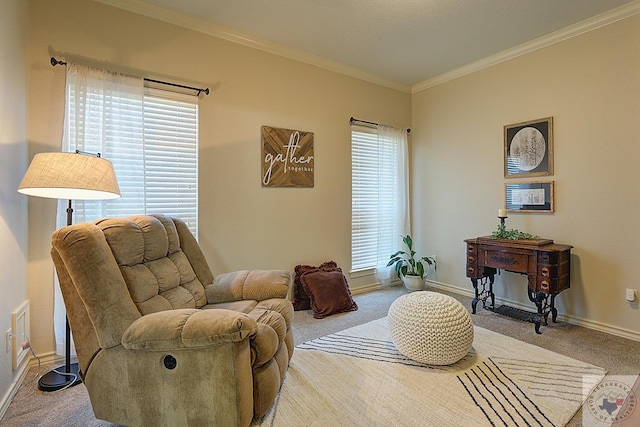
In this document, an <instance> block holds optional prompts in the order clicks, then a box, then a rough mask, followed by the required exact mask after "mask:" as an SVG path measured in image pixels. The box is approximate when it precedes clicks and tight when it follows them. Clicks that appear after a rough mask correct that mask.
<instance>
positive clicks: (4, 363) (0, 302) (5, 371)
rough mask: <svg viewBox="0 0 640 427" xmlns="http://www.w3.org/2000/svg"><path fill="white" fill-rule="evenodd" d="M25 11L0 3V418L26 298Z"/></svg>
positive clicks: (18, 4) (15, 3) (22, 5)
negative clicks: (14, 321) (17, 315)
mask: <svg viewBox="0 0 640 427" xmlns="http://www.w3.org/2000/svg"><path fill="white" fill-rule="evenodd" d="M28 10H29V9H28V4H27V3H26V2H23V1H22V0H8V1H2V2H0V58H1V59H0V272H1V273H0V331H1V333H2V345H1V347H0V348H1V349H2V350H0V417H1V416H2V413H3V409H4V408H5V406H4V405H5V404H8V401H7V400H6V399H7V397H8V395H7V393H9V392H10V388H11V387H12V384H13V383H14V382H15V381H17V380H18V377H19V372H20V370H19V369H18V370H16V371H13V370H12V364H11V353H6V352H5V331H6V330H7V329H9V328H11V327H12V325H11V314H12V313H13V311H14V310H16V309H17V308H18V307H19V306H20V305H21V304H22V303H23V302H24V301H25V299H26V298H27V198H26V196H23V195H21V194H18V192H17V191H16V189H17V188H18V185H19V184H20V181H21V179H22V176H23V175H24V172H25V170H26V169H27V34H28V22H29V21H28V19H29V16H28ZM20 342H21V341H20ZM13 385H15V384H13Z"/></svg>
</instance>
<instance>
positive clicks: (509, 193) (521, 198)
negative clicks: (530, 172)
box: [504, 181, 555, 213]
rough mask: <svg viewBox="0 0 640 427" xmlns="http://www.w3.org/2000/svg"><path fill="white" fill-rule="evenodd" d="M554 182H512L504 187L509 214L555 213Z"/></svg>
mask: <svg viewBox="0 0 640 427" xmlns="http://www.w3.org/2000/svg"><path fill="white" fill-rule="evenodd" d="M553 183H554V181H532V182H513V183H505V185H504V200H505V206H506V207H507V210H509V211H511V212H549V213H551V212H555V204H554V199H555V196H554V192H553Z"/></svg>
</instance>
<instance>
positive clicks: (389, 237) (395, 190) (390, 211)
mask: <svg viewBox="0 0 640 427" xmlns="http://www.w3.org/2000/svg"><path fill="white" fill-rule="evenodd" d="M400 155H401V150H400V144H399V142H398V141H396V140H395V139H393V138H387V137H382V136H380V135H378V129H377V128H367V127H358V126H353V128H352V132H351V165H352V169H351V185H352V187H351V269H352V271H357V270H367V269H375V268H379V267H380V266H381V265H382V266H384V265H385V264H386V261H387V260H388V258H389V255H391V254H392V253H393V252H395V251H396V250H397V249H398V247H397V242H398V239H399V234H400V231H399V230H400V229H401V226H400V222H401V221H403V220H404V217H402V218H401V217H400V216H399V215H398V212H400V211H403V208H402V207H401V206H400V204H401V203H404V194H403V193H402V192H401V191H399V184H400V183H399V179H400V178H401V177H402V173H400V172H401V171H399V167H400V165H402V163H401V162H399V156H400Z"/></svg>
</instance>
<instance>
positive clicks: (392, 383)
mask: <svg viewBox="0 0 640 427" xmlns="http://www.w3.org/2000/svg"><path fill="white" fill-rule="evenodd" d="M604 375H605V371H604V370H603V369H601V368H598V367H596V366H593V365H589V364H586V363H583V362H580V361H578V360H575V359H572V358H569V357H566V356H562V355H560V354H557V353H554V352H551V351H549V350H546V349H543V348H540V347H536V346H534V345H531V344H527V343H525V342H522V341H518V340H515V339H513V338H509V337H506V336H504V335H500V334H497V333H495V332H491V331H488V330H486V329H482V328H479V327H475V338H474V343H473V347H472V348H471V351H470V352H469V354H467V356H465V357H464V358H463V359H462V360H460V361H459V362H457V363H455V364H453V365H450V366H429V365H424V364H421V363H418V362H415V361H413V360H411V359H408V358H406V357H405V356H403V355H402V354H400V353H399V352H398V350H397V349H396V347H395V346H394V345H393V342H392V341H391V339H390V338H389V335H388V331H387V319H386V318H383V319H379V320H376V321H373V322H369V323H367V324H364V325H360V326H356V327H354V328H350V329H347V330H344V331H341V332H338V333H335V334H331V335H328V336H325V337H322V338H318V339H315V340H313V341H308V342H306V343H303V344H300V345H299V346H297V347H296V351H295V353H294V355H293V358H292V360H291V365H290V368H289V371H288V372H287V378H286V379H285V382H284V384H283V387H282V389H281V391H280V395H279V396H278V399H277V401H276V404H275V405H274V407H273V408H272V409H271V411H270V412H269V413H268V414H267V416H266V417H265V418H264V419H263V420H260V422H259V423H256V424H257V425H271V426H288V425H308V426H314V425H317V426H321V425H322V426H324V425H330V426H342V425H344V426H485V425H486V426H564V425H566V424H567V423H568V422H569V420H571V418H572V417H573V415H574V414H575V413H576V412H577V411H578V409H579V408H580V407H581V405H582V403H583V402H584V401H585V400H586V398H587V396H588V395H589V393H590V392H591V390H592V389H593V388H594V387H595V386H596V385H597V384H598V383H599V382H600V380H601V379H602V378H603V377H604Z"/></svg>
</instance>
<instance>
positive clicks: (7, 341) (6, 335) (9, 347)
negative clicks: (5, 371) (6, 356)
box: [5, 329, 13, 353]
mask: <svg viewBox="0 0 640 427" xmlns="http://www.w3.org/2000/svg"><path fill="white" fill-rule="evenodd" d="M12 337H13V332H12V331H11V329H7V332H6V334H5V338H6V347H7V353H11V338H12Z"/></svg>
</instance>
